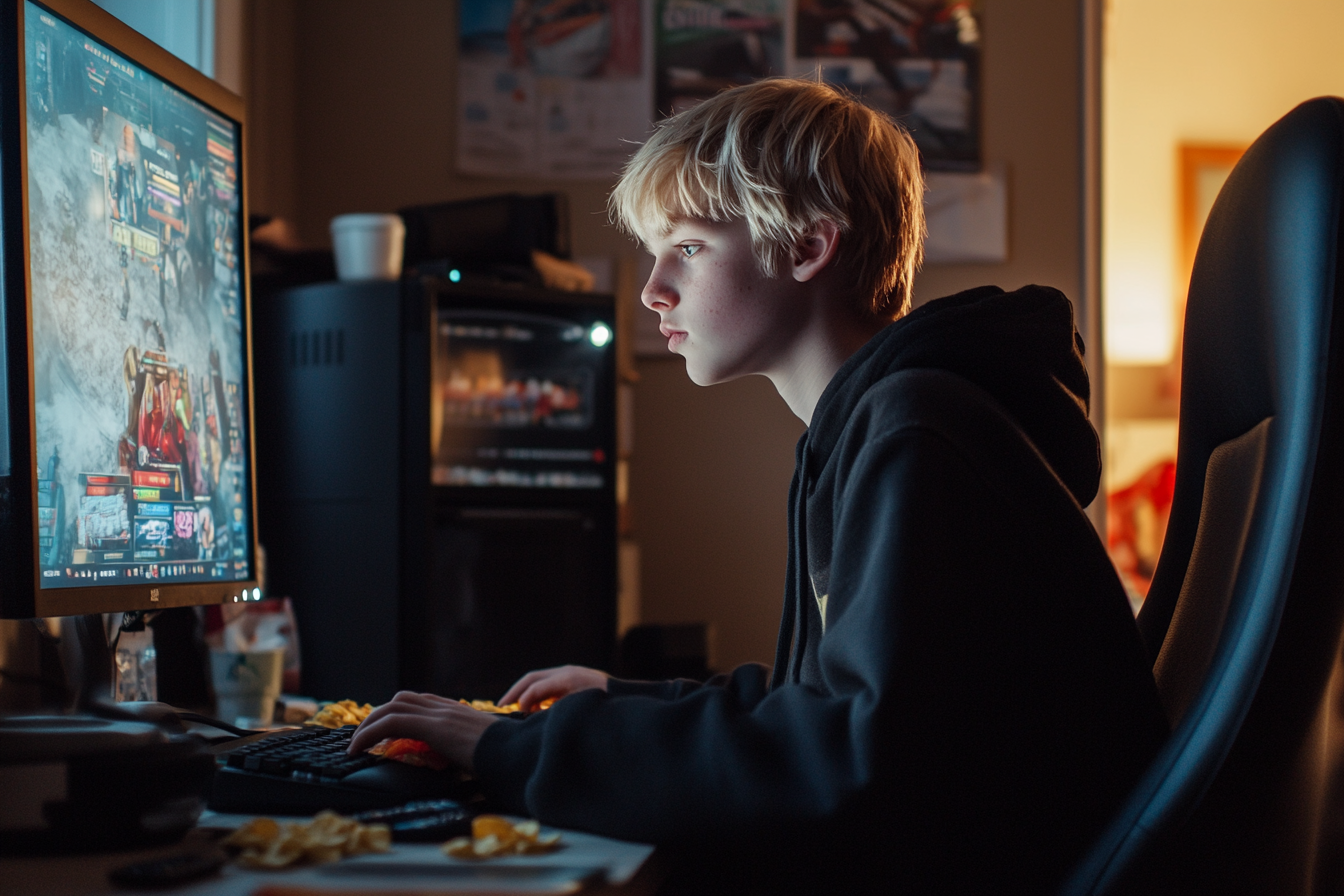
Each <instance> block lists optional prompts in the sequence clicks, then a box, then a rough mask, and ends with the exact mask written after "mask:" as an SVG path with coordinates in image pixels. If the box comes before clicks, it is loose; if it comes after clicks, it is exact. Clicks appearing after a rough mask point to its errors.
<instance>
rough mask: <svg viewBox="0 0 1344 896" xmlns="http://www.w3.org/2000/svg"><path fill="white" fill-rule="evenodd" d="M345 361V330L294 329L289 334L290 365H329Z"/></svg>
mask: <svg viewBox="0 0 1344 896" xmlns="http://www.w3.org/2000/svg"><path fill="white" fill-rule="evenodd" d="M344 363H345V330H343V329H335V330H332V329H327V330H294V331H292V332H291V333H290V334H289V366H290V367H330V366H332V365H333V364H344Z"/></svg>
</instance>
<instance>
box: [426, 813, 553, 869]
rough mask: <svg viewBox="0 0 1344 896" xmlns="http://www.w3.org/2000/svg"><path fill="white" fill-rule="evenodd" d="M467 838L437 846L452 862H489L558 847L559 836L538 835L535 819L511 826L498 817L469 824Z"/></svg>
mask: <svg viewBox="0 0 1344 896" xmlns="http://www.w3.org/2000/svg"><path fill="white" fill-rule="evenodd" d="M471 834H472V835H471V836H470V837H454V838H453V839H452V840H449V841H448V842H447V843H445V844H443V845H442V846H441V847H439V849H440V850H442V852H443V854H444V855H446V856H451V857H452V858H455V859H491V858H494V857H496V856H507V855H520V856H525V855H534V854H537V853H544V852H550V851H552V850H554V849H559V848H560V845H561V844H560V834H559V832H557V831H552V832H551V833H549V834H542V833H541V825H540V823H538V822H537V821H536V820H535V819H528V820H526V821H520V822H518V823H516V824H515V823H514V822H511V821H509V820H508V819H507V818H503V817H501V816H499V815H478V816H476V817H475V818H474V819H472V822H471Z"/></svg>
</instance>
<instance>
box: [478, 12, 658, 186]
mask: <svg viewBox="0 0 1344 896" xmlns="http://www.w3.org/2000/svg"><path fill="white" fill-rule="evenodd" d="M645 16H646V11H645V4H644V3H643V2H642V0H471V2H470V3H460V4H458V40H459V46H458V72H457V98H458V102H457V108H458V121H457V169H458V171H460V172H462V173H464V174H479V175H487V176H528V177H553V178H576V179H577V178H604V179H605V178H610V177H611V176H612V175H613V174H615V173H616V172H617V171H619V170H620V167H621V165H622V164H623V163H624V162H625V159H626V157H627V156H629V154H630V144H631V142H635V143H639V142H643V140H644V137H645V135H646V134H647V132H648V130H649V125H650V122H651V121H652V117H653V116H652V110H651V109H650V94H651V85H650V83H649V75H648V73H647V68H646V66H645V64H644V63H645V46H644V45H645Z"/></svg>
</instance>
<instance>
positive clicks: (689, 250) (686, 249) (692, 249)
mask: <svg viewBox="0 0 1344 896" xmlns="http://www.w3.org/2000/svg"><path fill="white" fill-rule="evenodd" d="M680 248H681V252H682V254H683V255H685V256H686V257H687V258H690V257H691V256H692V255H694V254H695V253H697V252H699V251H700V249H701V248H702V247H700V246H681V247H680Z"/></svg>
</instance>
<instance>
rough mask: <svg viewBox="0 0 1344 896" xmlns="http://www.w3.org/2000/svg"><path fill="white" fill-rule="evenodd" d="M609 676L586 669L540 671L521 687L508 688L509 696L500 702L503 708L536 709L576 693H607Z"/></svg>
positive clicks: (522, 681) (520, 683)
mask: <svg viewBox="0 0 1344 896" xmlns="http://www.w3.org/2000/svg"><path fill="white" fill-rule="evenodd" d="M609 677H610V676H608V675H607V673H605V672H599V671H598V670H597V669H588V668H586V667H584V666H557V667H556V668H554V669H538V670H537V671H535V672H529V673H527V674H526V675H524V676H523V677H522V678H520V679H518V683H517V684H515V685H514V686H513V687H511V688H509V692H508V693H507V694H505V695H504V696H503V697H501V698H499V705H500V706H507V705H508V704H510V703H517V704H518V708H519V709H524V710H531V709H535V708H536V706H537V704H538V703H540V702H541V701H543V700H545V699H547V698H548V697H554V698H555V699H557V700H559V699H560V698H561V697H564V696H565V695H567V694H572V693H574V692H575V691H586V690H588V689H589V688H597V689H598V690H602V691H605V690H606V689H607V679H608V678H609Z"/></svg>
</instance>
